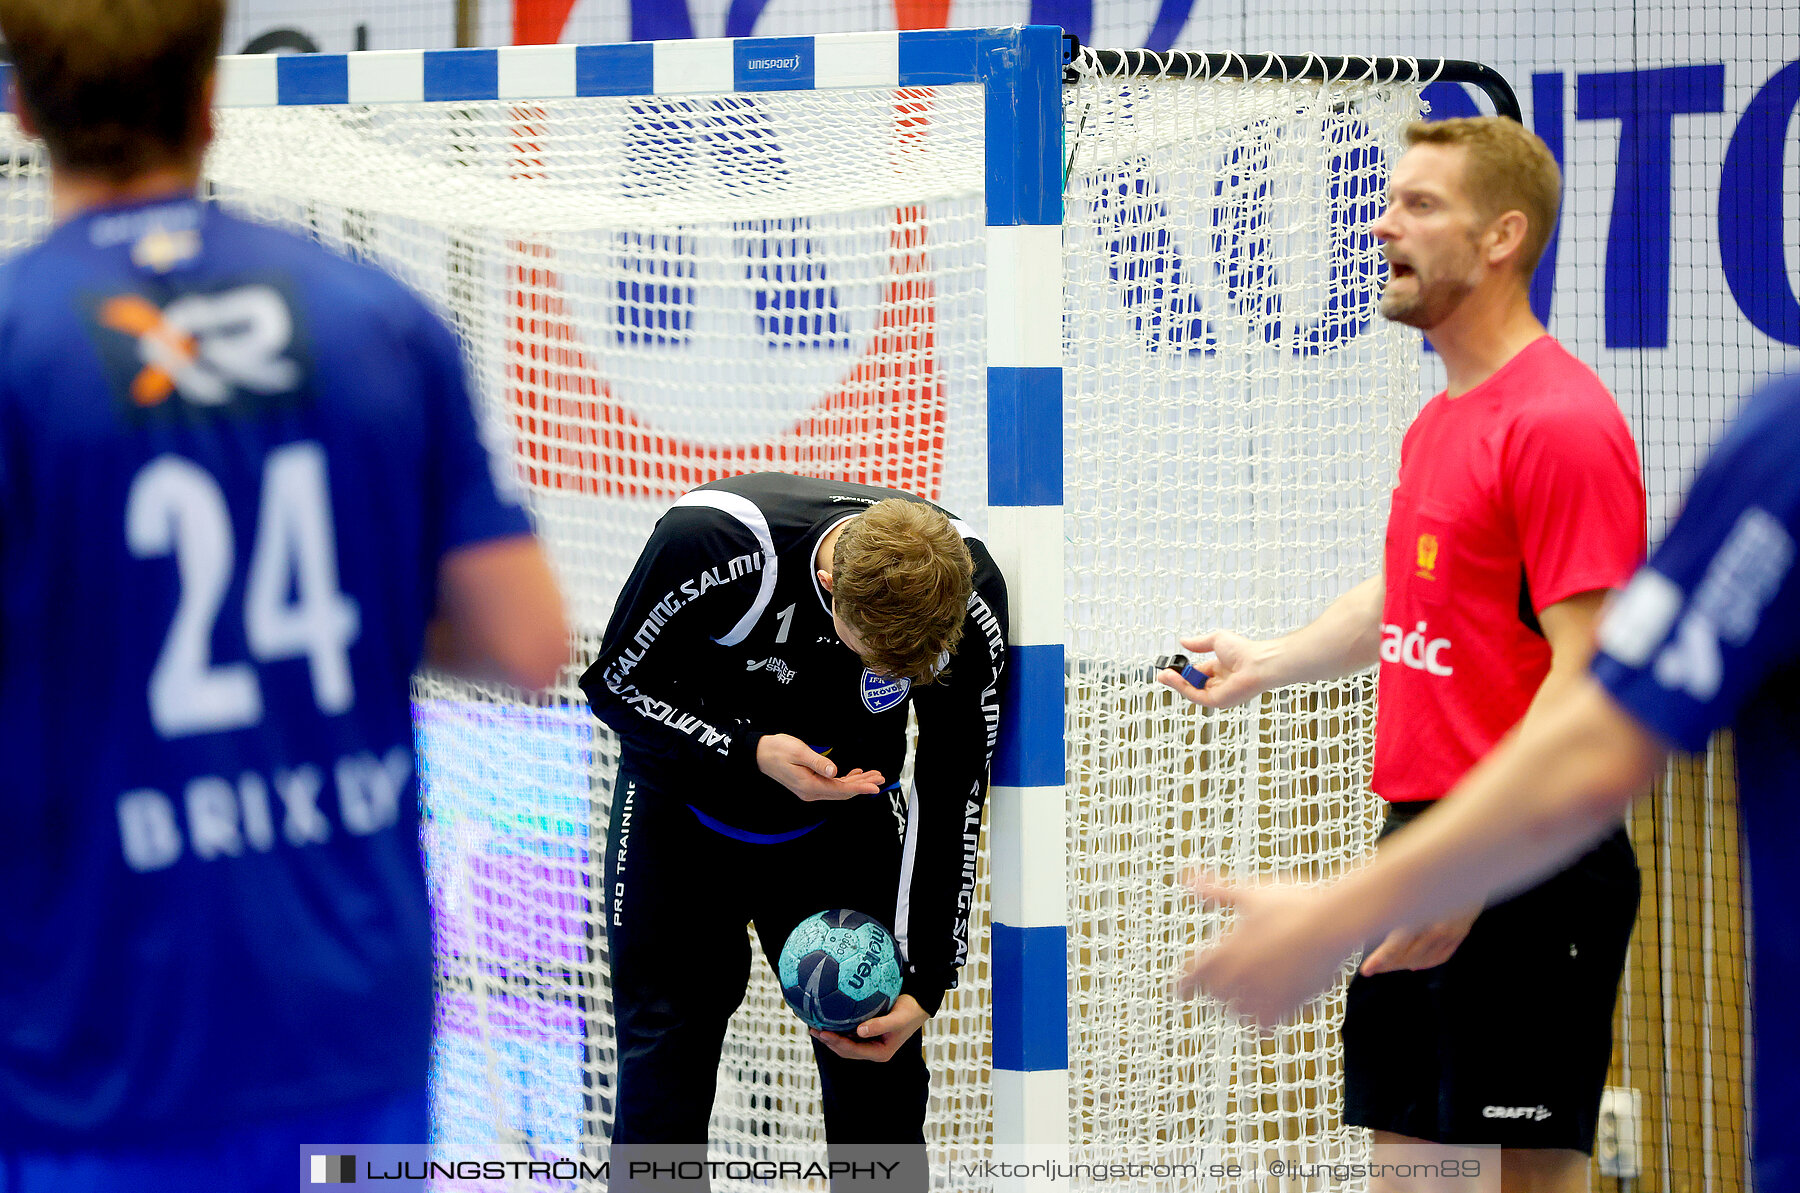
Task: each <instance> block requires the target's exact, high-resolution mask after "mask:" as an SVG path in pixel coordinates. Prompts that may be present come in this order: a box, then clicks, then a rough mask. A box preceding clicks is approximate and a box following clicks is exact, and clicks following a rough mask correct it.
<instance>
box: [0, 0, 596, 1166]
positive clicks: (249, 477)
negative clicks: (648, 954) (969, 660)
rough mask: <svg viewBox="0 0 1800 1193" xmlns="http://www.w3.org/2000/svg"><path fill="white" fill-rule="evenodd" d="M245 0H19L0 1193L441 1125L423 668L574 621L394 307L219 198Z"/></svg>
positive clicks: (4, 353)
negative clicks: (46, 215)
mask: <svg viewBox="0 0 1800 1193" xmlns="http://www.w3.org/2000/svg"><path fill="white" fill-rule="evenodd" d="M223 20H224V12H223V5H222V3H221V0H0V30H3V31H4V33H5V36H6V40H7V42H8V43H9V45H10V47H11V53H12V58H13V61H14V66H15V72H16V74H15V82H16V89H17V94H16V96H15V97H14V106H15V108H16V110H17V111H18V113H19V116H20V118H21V120H22V122H23V124H24V127H25V128H26V130H27V131H29V132H33V133H36V134H38V135H40V136H41V137H42V138H43V140H44V142H45V144H46V146H47V147H48V150H49V156H50V162H51V167H52V194H53V199H54V203H55V213H56V220H57V226H56V228H55V230H54V231H53V232H52V233H51V235H50V236H49V238H48V239H47V240H46V241H45V242H44V243H43V244H41V245H39V246H37V247H36V248H34V249H31V250H30V251H28V252H26V253H25V254H23V255H22V256H20V257H17V258H15V259H14V260H12V261H11V262H9V263H7V265H6V266H5V267H4V269H3V270H0V527H3V528H4V529H3V530H0V601H3V602H4V606H3V612H0V758H3V759H4V767H5V772H6V782H5V783H4V785H3V787H0V818H3V821H4V826H5V829H4V832H0V908H4V909H5V911H4V914H0V956H4V957H5V962H4V964H0V1189H4V1190H5V1191H6V1193H38V1191H40V1190H43V1191H50V1190H55V1191H56V1193H69V1191H70V1190H109V1191H110V1190H124V1189H130V1190H133V1191H135V1193H145V1191H151V1193H155V1191H159V1190H170V1191H172V1190H177V1189H179V1190H183V1191H184V1193H185V1191H187V1190H194V1189H209V1190H211V1189H220V1190H223V1189H232V1190H243V1189H256V1190H261V1189H281V1190H291V1189H293V1188H295V1187H296V1184H297V1177H298V1163H299V1151H298V1148H299V1145H301V1144H302V1143H309V1142H340V1143H357V1142H394V1143H422V1142H424V1141H425V1140H426V1135H427V1120H426V1101H425V1083H426V1066H427V1055H428V1049H429V1037H430V1028H431V1006H432V959H431V925H430V920H429V916H428V912H427V908H426V890H425V881H424V876H423V872H422V865H421V859H420V853H419V827H418V808H417V784H416V781H415V776H414V759H413V729H412V724H411V721H410V709H409V696H408V677H409V674H410V673H411V671H412V670H413V668H414V666H415V665H416V664H417V663H418V662H419V661H420V659H421V655H422V653H423V651H424V648H425V644H426V640H427V636H428V634H427V626H428V623H434V621H435V624H433V626H432V630H431V633H430V638H431V642H432V657H433V659H434V660H435V661H438V662H440V663H443V664H445V665H449V666H452V667H455V668H457V669H459V670H462V671H465V672H468V673H473V674H480V675H485V676H491V677H494V678H497V679H501V680H505V681H510V682H512V683H516V684H520V685H523V686H528V687H535V686H541V685H543V684H546V683H548V682H550V680H551V679H552V678H553V677H554V675H555V673H556V670H557V668H558V667H559V666H560V665H561V663H562V662H563V661H564V659H565V657H566V654H567V641H566V632H565V629H564V623H563V616H562V609H561V601H560V598H559V596H558V593H557V591H556V586H555V583H554V581H553V580H552V578H551V575H550V571H549V569H548V566H547V564H546V562H545V559H544V556H543V554H542V552H541V551H540V549H539V547H538V545H537V543H536V541H535V540H534V539H533V538H532V537H531V535H530V533H529V527H528V525H527V522H526V518H525V515H524V513H523V511H522V510H521V508H520V506H519V504H518V499H517V497H516V495H514V493H513V492H512V490H511V485H510V483H509V482H508V481H507V480H505V479H504V478H505V473H504V470H503V469H499V468H497V467H496V461H494V460H493V459H490V457H489V454H488V452H487V450H486V449H485V448H484V447H483V445H482V442H481V440H480V439H479V437H478V435H477V427H476V421H475V417H474V414H473V412H472V409H471V404H470V398H469V394H468V392H467V390H466V387H465V382H464V378H463V373H462V367H461V361H460V356H459V352H458V348H457V344H456V341H455V339H454V338H453V336H452V335H451V333H450V332H449V331H448V330H447V329H446V328H445V327H444V326H443V324H441V323H440V322H439V321H438V320H437V319H436V318H435V317H433V316H432V315H431V314H430V313H429V312H428V311H427V310H426V309H425V307H424V306H423V305H421V303H420V302H419V301H418V300H417V299H415V298H414V297H413V296H412V295H411V294H409V293H408V292H407V291H406V290H405V289H403V288H402V287H401V286H400V285H398V284H397V283H395V282H394V281H392V280H390V279H389V278H387V277H385V276H383V275H382V274H380V273H377V272H375V271H374V270H371V269H368V268H365V267H363V266H360V265H356V264H352V263H350V262H348V261H345V260H342V259H340V258H338V257H335V256H333V255H331V254H330V253H328V252H326V251H325V250H323V249H321V248H319V247H317V246H315V245H313V244H310V243H308V242H306V241H304V240H302V239H299V238H297V237H295V236H292V235H289V234H287V233H284V232H278V231H274V230H271V229H267V228H263V227H259V226H256V225H254V224H249V223H245V222H243V221H241V220H238V219H234V218H232V217H230V216H228V215H225V214H224V213H222V212H220V211H218V210H216V209H214V208H212V207H209V206H207V205H205V204H203V203H201V202H198V201H197V200H196V198H195V193H196V189H197V185H198V182H199V177H200V163H201V158H202V155H203V153H204V150H205V148H206V145H207V143H208V141H209V139H210V137H211V133H212V120H211V116H210V111H209V109H210V101H211V94H212V79H213V63H214V58H215V55H216V54H217V51H218V47H219V37H220V31H221V28H222V25H223Z"/></svg>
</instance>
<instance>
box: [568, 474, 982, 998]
mask: <svg viewBox="0 0 1800 1193" xmlns="http://www.w3.org/2000/svg"><path fill="white" fill-rule="evenodd" d="M890 497H901V498H906V499H908V500H913V501H918V500H921V499H920V498H917V497H913V496H912V495H911V494H908V493H901V492H896V491H894V490H889V489H880V488H874V487H872V486H869V485H858V484H850V483H845V482H838V481H823V480H815V479H812V478H808V477H798V476H787V475H783V474H779V473H759V474H756V475H752V476H740V477H733V478H730V479H728V480H722V481H716V482H714V483H712V484H708V485H703V486H701V487H700V488H698V489H696V490H694V491H693V492H691V493H689V494H687V495H686V496H685V497H682V498H681V499H680V500H679V501H677V502H676V503H675V505H674V506H673V508H671V509H670V510H669V512H668V513H666V514H664V515H663V517H662V519H661V520H660V521H659V522H657V524H656V528H655V530H653V531H652V532H651V535H650V541H649V543H648V544H647V545H646V546H645V548H644V551H643V554H642V555H640V556H639V558H638V562H637V566H636V567H634V568H633V569H632V573H631V577H630V579H628V580H627V581H626V584H625V588H624V591H623V592H621V593H620V595H619V601H618V604H617V605H616V606H615V607H614V609H613V615H612V620H611V622H610V623H609V624H608V625H607V627H606V635H605V638H604V639H603V641H602V643H601V647H600V653H599V656H598V657H597V658H595V660H594V662H593V664H592V665H591V666H590V667H589V668H588V669H587V671H586V673H585V674H583V675H582V677H581V686H582V689H583V690H584V691H585V692H586V693H587V696H588V700H589V701H590V703H591V704H592V705H593V708H594V712H595V714H596V715H597V716H599V718H600V719H601V720H602V721H604V722H606V723H607V724H608V725H610V726H612V728H613V729H615V730H616V731H617V732H618V734H619V736H620V738H621V739H622V748H623V765H624V766H625V767H626V768H627V769H629V770H631V771H632V772H633V773H634V774H636V775H637V776H639V777H640V778H641V779H643V780H644V781H646V782H647V783H648V784H649V785H651V786H653V787H657V788H661V789H663V790H666V791H669V792H671V793H673V794H675V795H677V796H678V797H679V798H681V799H682V800H684V801H685V802H687V803H689V804H691V805H692V806H693V807H694V809H695V810H696V811H697V812H698V813H700V814H701V815H702V816H703V817H705V818H706V819H707V820H709V821H711V822H713V825H714V827H715V828H717V829H718V830H719V831H723V832H725V833H727V835H734V836H739V837H740V838H742V839H746V840H758V839H771V838H776V837H782V836H788V835H791V834H795V833H798V832H802V831H804V830H806V829H807V828H808V827H809V826H812V825H817V824H819V823H821V822H822V821H823V820H824V819H825V818H827V817H829V816H831V815H833V814H834V812H836V811H838V810H840V809H841V808H842V807H843V805H842V804H840V803H837V802H834V801H818V802H807V801H805V800H801V799H800V798H798V797H797V796H795V795H793V794H792V793H791V792H789V791H788V790H787V789H786V788H784V787H782V786H781V785H780V784H778V783H776V782H775V781H774V780H772V779H769V778H767V777H766V776H764V775H763V774H762V773H761V771H759V770H758V769H757V767H756V746H757V742H758V741H759V740H760V739H761V738H762V737H763V735H765V734H769V733H789V734H792V735H794V736H795V737H798V738H800V739H801V740H802V741H805V742H806V743H807V744H808V745H810V746H812V747H813V748H814V749H815V750H818V751H819V752H821V753H825V754H828V756H829V757H830V758H831V759H832V761H833V762H835V763H836V764H837V767H838V773H839V774H843V773H846V772H848V771H850V770H852V769H854V768H857V767H861V768H863V769H864V770H878V771H880V772H881V774H882V775H883V777H884V778H885V779H887V780H888V781H889V782H890V783H894V782H896V781H897V780H898V778H899V775H900V770H901V766H902V764H903V763H904V761H905V756H906V722H907V716H906V712H907V708H908V707H909V706H910V707H911V708H912V709H913V710H914V712H915V713H916V714H917V717H918V722H919V743H918V755H917V758H916V759H915V769H914V783H913V793H912V796H911V798H910V799H909V800H907V801H906V804H905V807H906V812H905V830H904V831H905V848H904V862H903V865H904V867H905V872H904V873H903V874H902V875H901V882H900V903H899V907H898V908H897V909H896V921H895V927H896V935H897V936H898V937H899V939H900V943H901V947H902V952H903V956H904V957H905V959H906V962H907V970H908V979H907V989H908V992H909V993H912V994H913V995H914V997H916V998H918V999H919V1001H920V1003H921V1004H922V1005H924V1006H925V1007H926V1009H927V1010H931V1011H935V1010H936V1007H937V1002H938V999H939V998H940V997H941V994H942V991H943V990H944V989H947V988H949V987H951V986H954V985H955V975H956V969H957V967H958V966H960V965H961V963H962V961H963V959H964V957H965V955H966V952H967V936H968V917H969V909H970V905H971V901H972V900H973V897H974V887H975V852H976V838H977V834H978V832H979V829H980V823H981V809H982V806H983V803H984V802H985V799H986V794H987V772H988V764H989V762H990V760H991V759H992V757H993V752H994V739H995V734H996V732H997V730H998V726H999V716H1000V708H999V688H1000V676H1001V673H1002V671H1003V669H1004V667H1005V663H1006V587H1005V584H1004V582H1003V581H1002V579H1001V576H1000V571H999V569H998V568H997V567H995V566H994V561H993V558H992V557H991V556H990V555H989V554H988V552H987V548H986V547H985V546H983V544H982V543H981V542H980V541H979V540H978V539H975V538H973V537H972V533H973V532H972V531H971V529H970V528H969V527H968V526H966V525H965V524H963V523H961V522H956V521H955V519H954V517H952V521H953V523H954V524H955V525H956V527H957V529H958V530H960V531H962V532H963V536H964V539H965V541H966V542H967V543H968V547H969V552H970V554H971V556H972V557H973V559H974V563H975V588H974V592H973V594H972V595H971V597H970V599H969V612H968V619H967V622H966V623H965V625H964V629H963V636H962V641H961V643H960V644H959V645H958V647H957V650H956V653H955V655H954V656H953V657H952V658H951V659H950V660H949V662H948V665H947V666H946V667H945V668H944V669H943V670H942V671H941V673H940V674H939V676H938V678H937V679H936V680H935V681H934V682H932V683H930V684H916V685H909V684H908V683H907V682H906V681H904V680H898V681H895V680H889V679H887V678H886V677H884V676H878V675H876V674H874V673H873V672H871V671H870V670H869V669H868V668H866V667H865V666H863V663H862V660H861V659H860V658H858V657H857V655H856V654H855V653H854V652H853V651H851V650H850V648H849V647H847V646H845V645H844V644H843V642H842V641H840V640H839V638H838V636H837V633H836V631H835V629H834V628H833V626H832V620H831V608H830V599H831V598H830V595H829V594H828V593H826V592H825V591H824V589H823V588H822V587H821V586H820V584H819V582H818V577H817V574H816V573H817V567H816V564H815V562H814V553H815V552H816V550H817V548H818V545H819V540H820V539H821V538H822V537H823V536H824V535H825V534H826V533H827V532H828V531H830V530H831V529H832V528H833V527H834V526H836V525H838V524H839V523H840V522H842V521H843V520H844V519H846V518H850V517H853V516H855V515H856V514H857V513H859V512H860V511H861V510H863V509H865V508H867V507H868V506H870V505H873V504H874V503H875V502H877V501H881V500H884V499H886V498H890ZM946 512H948V511H946ZM865 798H888V797H887V796H886V795H883V796H876V797H865ZM697 877H700V878H702V879H703V878H704V876H697Z"/></svg>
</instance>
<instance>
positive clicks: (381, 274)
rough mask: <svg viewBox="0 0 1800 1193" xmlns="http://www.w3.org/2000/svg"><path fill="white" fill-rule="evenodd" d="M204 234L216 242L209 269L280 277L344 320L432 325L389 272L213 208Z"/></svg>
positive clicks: (413, 296)
mask: <svg viewBox="0 0 1800 1193" xmlns="http://www.w3.org/2000/svg"><path fill="white" fill-rule="evenodd" d="M207 232H208V235H209V236H211V237H214V238H216V244H215V247H216V249H217V250H218V256H217V257H216V258H215V259H214V261H213V268H214V269H215V270H218V271H222V272H230V271H232V270H233V269H243V270H254V271H260V272H276V273H280V274H282V275H283V276H285V277H286V278H288V279H290V281H291V282H292V284H293V285H295V286H296V287H297V288H298V289H299V290H300V291H301V292H302V295H303V296H304V297H305V298H306V299H307V300H308V301H309V303H310V304H312V305H314V306H315V307H318V308H320V309H322V310H325V311H327V312H329V313H330V314H331V315H333V316H334V317H336V318H340V319H343V320H346V321H353V322H363V321H373V322H375V323H378V324H380V325H384V326H389V327H394V328H398V329H403V330H404V329H411V328H413V327H419V326H429V325H430V324H431V323H432V322H433V319H434V317H433V316H432V314H431V312H430V308H429V307H427V306H426V305H425V302H424V300H422V299H421V298H419V296H418V295H416V294H415V293H413V291H411V290H410V289H408V288H407V287H406V286H405V285H404V284H403V283H401V282H400V281H399V280H398V279H396V278H395V277H393V276H392V275H391V274H389V273H387V272H386V271H384V270H382V269H379V268H377V267H376V266H374V265H371V264H369V263H367V262H364V261H359V260H356V259H354V258H352V257H349V256H345V255H343V254H341V253H339V252H336V251H334V250H332V249H329V248H327V247H325V246H324V245H321V244H319V243H318V242H316V241H314V240H311V239H309V238H308V237H305V236H302V235H300V234H299V233H297V232H293V231H291V230H289V229H287V228H281V227H277V226H275V225H273V224H265V223H262V222H260V221H256V220H249V219H244V218H242V217H241V216H236V215H233V214H231V213H229V212H225V211H219V210H216V209H215V210H214V211H213V212H212V213H211V216H210V218H209V220H208V227H207Z"/></svg>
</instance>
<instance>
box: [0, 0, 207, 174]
mask: <svg viewBox="0 0 1800 1193" xmlns="http://www.w3.org/2000/svg"><path fill="white" fill-rule="evenodd" d="M224 31H225V3H224V0H0V33H4V34H5V36H6V42H7V47H8V49H9V50H10V52H11V54H12V62H13V70H14V72H15V74H14V78H15V79H16V80H17V84H18V88H19V96H20V98H21V100H22V101H23V105H24V107H25V108H26V109H27V111H28V113H29V115H30V116H31V118H32V120H33V123H35V124H36V125H37V130H38V132H39V133H40V134H41V135H42V136H43V138H44V144H45V145H46V146H48V147H49V150H50V161H51V164H52V165H53V166H56V167H58V168H61V169H66V170H72V171H75V172H77V173H81V174H89V175H94V176H96V177H100V178H105V179H107V180H108V181H111V182H115V183H117V182H125V181H129V180H130V179H132V178H135V177H137V176H138V175H140V174H143V173H145V172H147V171H149V170H152V169H156V168H158V167H161V166H165V165H170V164H176V163H184V162H185V161H187V160H188V159H190V158H196V157H197V156H198V154H199V152H200V151H201V150H202V149H203V148H204V133H203V130H204V128H205V120H206V112H205V108H204V106H203V105H204V97H205V83H206V80H207V78H208V77H209V76H210V75H211V74H212V71H213V62H214V60H215V59H216V58H217V57H218V55H219V42H220V39H221V38H222V37H223V36H224Z"/></svg>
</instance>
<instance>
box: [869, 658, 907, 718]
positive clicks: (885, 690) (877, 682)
mask: <svg viewBox="0 0 1800 1193" xmlns="http://www.w3.org/2000/svg"><path fill="white" fill-rule="evenodd" d="M910 691H912V680H910V679H889V678H888V677H887V676H885V675H877V674H875V673H874V672H873V671H871V670H869V669H868V668H867V667H864V668H863V673H862V702H863V707H864V708H866V709H868V710H869V711H870V712H886V711H887V710H888V709H890V708H892V707H894V706H895V705H896V704H900V703H903V702H904V701H905V700H906V694H907V693H908V692H910Z"/></svg>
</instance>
